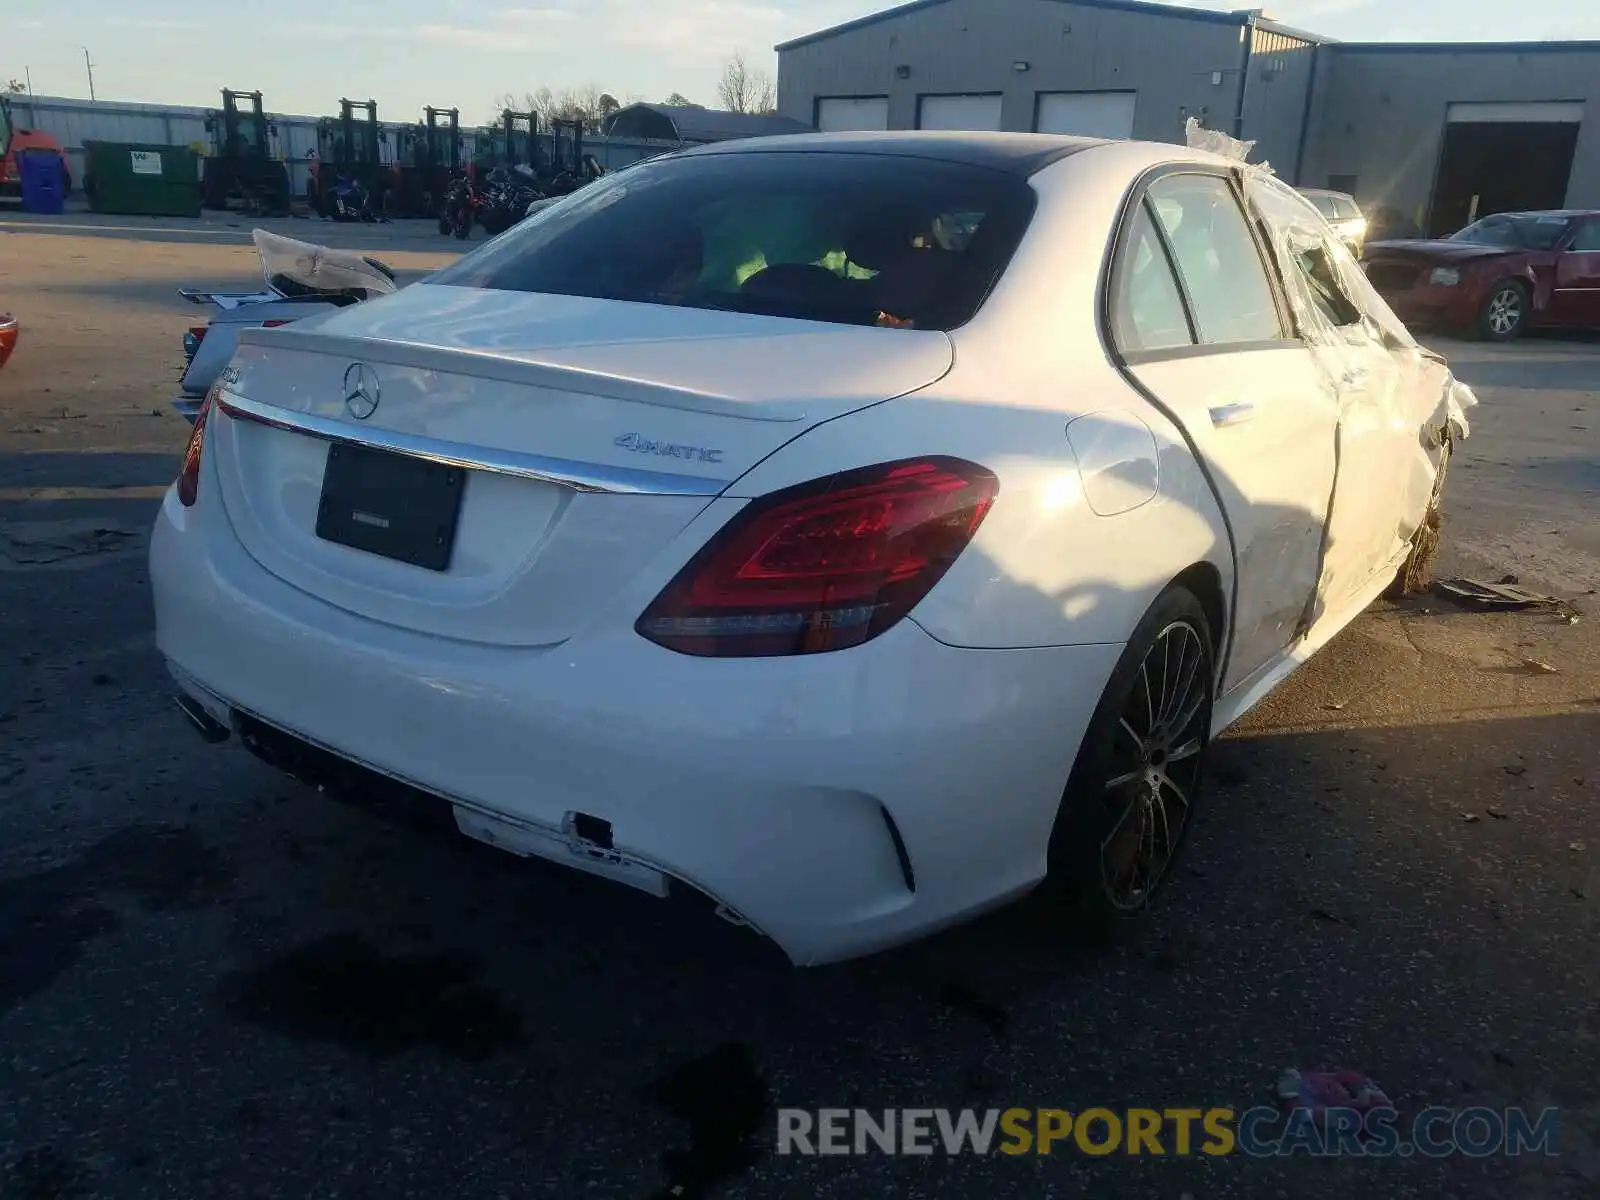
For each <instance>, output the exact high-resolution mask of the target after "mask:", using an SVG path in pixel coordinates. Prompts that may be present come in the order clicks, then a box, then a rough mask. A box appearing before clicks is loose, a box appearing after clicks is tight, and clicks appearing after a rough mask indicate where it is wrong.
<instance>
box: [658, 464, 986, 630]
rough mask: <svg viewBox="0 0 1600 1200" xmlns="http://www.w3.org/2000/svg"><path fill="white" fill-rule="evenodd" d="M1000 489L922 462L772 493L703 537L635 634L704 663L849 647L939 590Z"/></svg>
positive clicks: (977, 470) (971, 473)
mask: <svg viewBox="0 0 1600 1200" xmlns="http://www.w3.org/2000/svg"><path fill="white" fill-rule="evenodd" d="M999 488H1000V483H999V480H997V479H996V478H995V476H994V473H993V472H991V471H988V470H985V469H984V468H983V467H980V466H976V465H975V464H973V463H969V462H965V461H963V460H961V459H956V458H924V459H912V460H908V461H904V462H894V463H885V464H883V465H881V466H875V467H865V468H861V469H859V470H854V471H846V472H843V473H841V474H838V475H831V476H828V477H827V478H825V479H818V480H813V481H812V482H810V483H804V484H800V485H798V486H796V487H791V488H786V489H784V490H783V491H781V492H774V493H772V494H771V495H769V496H765V497H763V498H761V499H760V500H756V501H753V502H752V503H751V504H750V505H748V506H747V507H746V508H744V509H742V510H740V512H739V513H738V514H737V515H736V516H735V517H734V518H733V519H732V520H731V521H729V522H728V524H727V525H726V526H724V527H723V528H722V529H721V530H720V531H719V532H718V533H717V534H716V535H715V536H714V537H712V539H711V541H710V542H709V543H707V545H706V546H705V547H704V548H703V549H702V550H701V551H700V552H699V553H698V554H696V555H695V556H694V558H693V559H691V560H690V561H689V563H688V565H687V566H685V567H684V568H683V570H682V571H680V572H678V575H677V577H676V578H674V579H673V581H672V582H671V583H670V584H668V585H667V587H666V588H665V590H663V591H662V593H661V594H660V595H659V596H657V597H656V599H655V601H654V602H653V603H652V604H651V605H650V607H649V608H648V609H646V610H645V613H644V615H643V616H641V617H640V618H639V620H638V622H637V624H636V625H635V628H636V629H637V630H638V632H639V633H640V634H642V635H643V636H644V637H646V638H649V639H650V640H651V641H652V642H655V643H657V644H658V645H662V646H665V647H667V648H668V649H669V650H676V651H679V652H680V653H683V654H696V655H702V656H707V657H755V656H776V655H786V654H812V653H817V652H819V651H824V650H842V649H844V648H846V647H848V646H858V645H860V644H861V643H862V642H865V641H868V640H870V639H872V638H874V637H876V636H877V635H878V634H880V633H882V632H883V631H884V630H886V629H888V628H889V627H890V626H891V625H893V624H895V622H897V621H899V620H900V618H902V617H904V616H905V615H906V614H907V613H908V612H910V611H911V610H912V608H914V607H915V606H916V604H917V602H918V601H920V600H921V599H922V598H923V597H924V596H926V595H927V594H928V592H929V591H930V590H931V589H932V587H933V585H934V584H936V583H937V582H939V579H940V578H941V577H942V576H943V575H944V573H945V571H946V570H948V569H949V567H950V564H951V563H953V562H955V560H956V558H957V557H958V556H959V555H960V553H961V552H962V551H963V550H964V549H966V547H967V544H968V543H969V542H971V540H972V537H973V535H974V534H975V533H977V531H978V526H979V525H980V524H982V522H983V518H984V516H985V515H986V514H987V513H988V511H989V507H990V505H992V504H993V503H994V498H995V495H996V493H997V492H998V491H999Z"/></svg>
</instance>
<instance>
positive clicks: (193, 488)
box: [178, 385, 217, 508]
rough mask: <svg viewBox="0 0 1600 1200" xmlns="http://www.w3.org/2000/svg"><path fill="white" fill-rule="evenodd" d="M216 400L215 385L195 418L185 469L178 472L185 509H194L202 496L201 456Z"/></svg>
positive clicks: (190, 434) (185, 457)
mask: <svg viewBox="0 0 1600 1200" xmlns="http://www.w3.org/2000/svg"><path fill="white" fill-rule="evenodd" d="M216 400H217V389H216V387H215V386H214V385H213V387H212V388H211V390H210V391H209V392H207V393H206V399H205V403H204V404H202V405H201V406H200V412H199V413H198V414H197V415H196V416H195V419H194V428H193V429H191V430H190V431H189V444H188V446H186V447H185V448H184V451H183V467H182V468H181V469H180V470H179V471H178V501H179V502H180V503H181V504H182V505H183V506H184V507H185V508H193V507H194V502H195V500H196V499H197V498H198V497H199V495H200V455H201V454H202V453H203V452H204V451H205V448H206V418H207V417H208V416H210V415H211V406H212V405H213V404H215V403H216Z"/></svg>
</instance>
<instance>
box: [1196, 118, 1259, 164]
mask: <svg viewBox="0 0 1600 1200" xmlns="http://www.w3.org/2000/svg"><path fill="white" fill-rule="evenodd" d="M1183 136H1184V139H1185V141H1186V142H1187V144H1188V146H1189V149H1191V150H1207V151H1210V152H1211V153H1212V154H1220V155H1222V157H1223V158H1232V159H1235V160H1237V161H1239V162H1249V160H1250V152H1251V151H1252V150H1254V149H1255V148H1256V144H1255V143H1254V142H1241V141H1240V140H1239V139H1238V138H1236V137H1229V136H1228V135H1227V134H1225V133H1223V132H1222V131H1221V130H1220V129H1206V128H1205V127H1204V126H1202V125H1201V124H1200V118H1199V117H1190V118H1189V119H1188V120H1187V121H1185V122H1184V123H1183ZM1252 165H1254V166H1255V167H1256V169H1257V170H1259V171H1267V172H1270V171H1271V170H1272V168H1271V167H1269V166H1267V164H1265V163H1260V164H1252Z"/></svg>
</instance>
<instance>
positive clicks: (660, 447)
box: [613, 433, 722, 463]
mask: <svg viewBox="0 0 1600 1200" xmlns="http://www.w3.org/2000/svg"><path fill="white" fill-rule="evenodd" d="M613 444H614V445H616V446H618V447H620V448H621V449H623V450H631V451H633V452H634V453H635V454H655V455H658V456H660V457H661V458H683V459H688V460H689V461H690V462H703V463H719V462H721V461H722V451H721V450H712V449H710V448H709V447H706V446H686V445H684V444H683V443H682V442H660V441H657V440H656V439H654V438H647V437H643V436H641V435H639V434H637V433H625V434H623V435H622V436H621V437H619V438H617V439H615V441H614V443H613Z"/></svg>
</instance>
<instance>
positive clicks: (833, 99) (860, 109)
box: [817, 96, 889, 133]
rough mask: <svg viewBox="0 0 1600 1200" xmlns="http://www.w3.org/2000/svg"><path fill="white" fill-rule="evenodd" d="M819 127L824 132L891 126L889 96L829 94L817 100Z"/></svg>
mask: <svg viewBox="0 0 1600 1200" xmlns="http://www.w3.org/2000/svg"><path fill="white" fill-rule="evenodd" d="M817 128H818V129H820V130H821V131H822V132H823V133H843V132H846V131H847V130H851V129H887V128H889V98H888V97H887V96H829V97H826V98H824V99H822V100H818V101H817Z"/></svg>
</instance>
